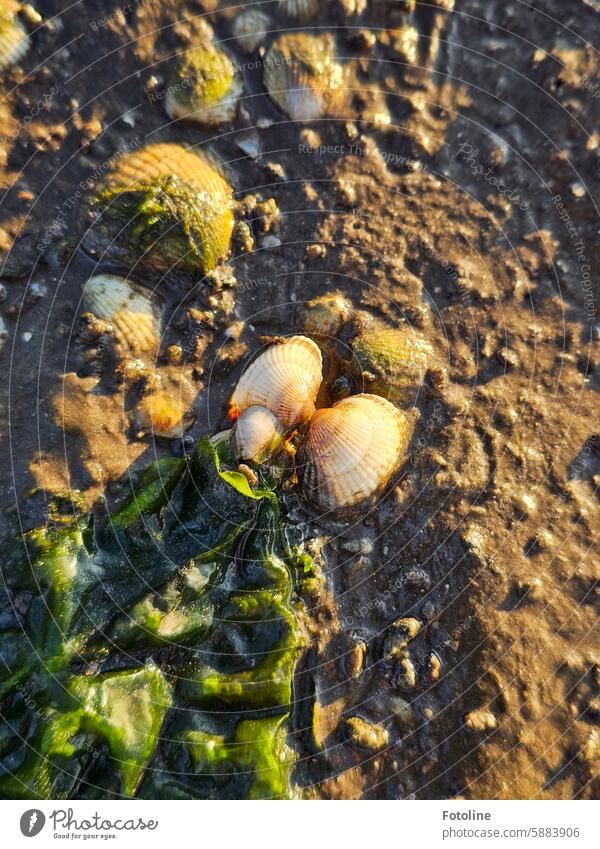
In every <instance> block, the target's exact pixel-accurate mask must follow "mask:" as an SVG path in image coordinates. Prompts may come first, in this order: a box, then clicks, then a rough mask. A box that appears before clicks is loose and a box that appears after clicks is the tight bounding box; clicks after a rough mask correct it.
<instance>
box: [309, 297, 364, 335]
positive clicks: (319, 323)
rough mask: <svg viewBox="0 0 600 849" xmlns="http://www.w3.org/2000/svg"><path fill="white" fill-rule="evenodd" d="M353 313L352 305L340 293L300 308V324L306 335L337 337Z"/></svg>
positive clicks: (314, 300) (317, 299)
mask: <svg viewBox="0 0 600 849" xmlns="http://www.w3.org/2000/svg"><path fill="white" fill-rule="evenodd" d="M351 313H352V304H351V302H350V301H349V300H348V298H345V297H344V296H343V295H342V294H340V293H339V292H336V293H333V294H331V295H321V296H320V297H318V298H313V299H312V301H308V302H307V303H306V304H303V305H302V306H301V308H300V315H299V323H300V327H301V328H302V330H304V331H305V332H306V333H313V334H314V335H315V336H317V335H319V336H336V335H337V334H338V333H339V331H340V330H341V328H342V325H344V324H345V323H346V322H347V321H348V319H349V318H350V315H351Z"/></svg>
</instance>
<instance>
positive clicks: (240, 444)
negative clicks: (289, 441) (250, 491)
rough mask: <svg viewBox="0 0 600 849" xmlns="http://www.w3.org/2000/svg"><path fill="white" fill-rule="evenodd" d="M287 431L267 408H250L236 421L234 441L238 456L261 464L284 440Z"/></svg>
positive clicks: (233, 434) (233, 433)
mask: <svg viewBox="0 0 600 849" xmlns="http://www.w3.org/2000/svg"><path fill="white" fill-rule="evenodd" d="M284 433H285V430H284V428H283V425H282V424H281V422H280V421H279V419H278V418H277V417H276V416H274V415H273V413H272V412H271V411H270V410H267V408H266V407H259V406H254V407H248V408H247V409H245V410H244V412H243V413H242V414H241V415H240V417H239V419H238V420H237V421H236V423H235V425H234V427H233V432H232V440H233V447H234V450H235V453H236V456H237V457H239V458H240V459H242V460H254V461H255V462H256V463H261V462H262V461H263V460H265V459H266V458H267V457H268V456H269V454H270V453H271V451H272V450H274V448H275V447H276V446H277V444H278V443H279V442H281V440H282V439H283V435H284Z"/></svg>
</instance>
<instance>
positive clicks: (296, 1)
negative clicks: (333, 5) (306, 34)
mask: <svg viewBox="0 0 600 849" xmlns="http://www.w3.org/2000/svg"><path fill="white" fill-rule="evenodd" d="M278 6H279V8H280V9H281V10H282V12H285V14H286V15H288V17H290V18H294V19H295V20H299V21H305V20H308V18H310V17H311V15H314V14H315V12H316V11H317V9H318V7H319V0H279V2H278Z"/></svg>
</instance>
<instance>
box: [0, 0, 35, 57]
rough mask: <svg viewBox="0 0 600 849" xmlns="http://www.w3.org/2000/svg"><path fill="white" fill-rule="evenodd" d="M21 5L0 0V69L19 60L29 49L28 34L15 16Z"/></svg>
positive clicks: (9, 0) (12, 1)
mask: <svg viewBox="0 0 600 849" xmlns="http://www.w3.org/2000/svg"><path fill="white" fill-rule="evenodd" d="M21 5H22V4H21V3H17V2H15V1H14V0H1V2H0V70H4V69H5V68H9V67H10V66H11V65H14V64H15V63H17V62H19V61H20V60H21V59H22V58H23V56H24V55H25V54H26V53H27V51H28V50H29V35H28V34H27V30H26V29H25V27H24V26H23V24H22V23H21V21H20V20H19V18H18V17H17V12H18V11H19V8H20V6H21Z"/></svg>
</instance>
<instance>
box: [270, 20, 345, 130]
mask: <svg viewBox="0 0 600 849" xmlns="http://www.w3.org/2000/svg"><path fill="white" fill-rule="evenodd" d="M263 79H264V83H265V86H266V88H267V90H268V92H269V94H270V95H271V97H272V99H273V100H274V101H275V103H277V105H278V106H279V107H280V108H281V109H283V111H284V112H285V113H286V114H287V115H289V116H290V118H292V120H294V121H311V120H313V119H315V118H319V117H321V116H322V115H326V114H330V115H331V114H335V112H336V111H337V110H336V107H337V106H338V105H339V100H340V94H341V86H342V83H343V79H344V69H343V68H342V66H341V65H340V64H339V62H337V61H336V59H335V41H334V38H333V36H332V35H331V33H324V34H322V35H309V34H308V33H304V32H288V33H285V34H284V35H282V36H280V37H279V38H277V39H276V40H275V41H274V42H273V44H272V45H271V47H270V49H269V52H268V53H267V55H266V57H265V60H264V71H263Z"/></svg>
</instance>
